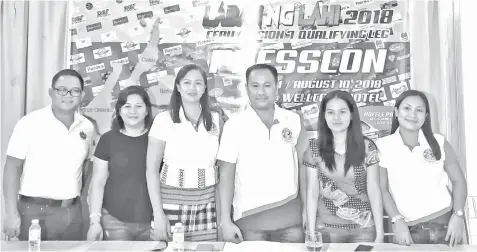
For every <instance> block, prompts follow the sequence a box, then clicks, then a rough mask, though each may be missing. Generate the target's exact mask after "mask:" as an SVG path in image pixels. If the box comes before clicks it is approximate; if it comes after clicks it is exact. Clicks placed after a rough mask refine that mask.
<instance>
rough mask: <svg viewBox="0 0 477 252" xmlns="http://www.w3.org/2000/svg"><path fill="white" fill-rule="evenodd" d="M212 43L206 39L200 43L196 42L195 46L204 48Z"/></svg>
mask: <svg viewBox="0 0 477 252" xmlns="http://www.w3.org/2000/svg"><path fill="white" fill-rule="evenodd" d="M211 43H212V40H211V39H206V40H202V41H198V42H197V43H196V44H195V46H196V47H201V46H206V45H210V44H211Z"/></svg>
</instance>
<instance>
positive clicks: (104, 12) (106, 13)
mask: <svg viewBox="0 0 477 252" xmlns="http://www.w3.org/2000/svg"><path fill="white" fill-rule="evenodd" d="M110 15H111V12H110V10H109V9H104V10H99V11H96V18H105V17H108V16H110Z"/></svg>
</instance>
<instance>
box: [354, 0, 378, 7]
mask: <svg viewBox="0 0 477 252" xmlns="http://www.w3.org/2000/svg"><path fill="white" fill-rule="evenodd" d="M372 2H374V0H356V1H354V5H356V6H360V5H363V4H369V3H372Z"/></svg>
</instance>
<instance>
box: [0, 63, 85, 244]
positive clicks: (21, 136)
mask: <svg viewBox="0 0 477 252" xmlns="http://www.w3.org/2000/svg"><path fill="white" fill-rule="evenodd" d="M83 86H84V81H83V78H82V77H81V75H80V74H79V73H78V72H76V71H74V70H71V69H65V70H61V71H60V72H58V73H57V74H56V75H55V76H54V77H53V81H52V85H51V88H50V89H49V95H50V97H51V104H50V105H48V106H47V107H45V108H42V109H39V110H36V111H34V112H32V113H30V114H28V115H26V116H24V117H23V118H21V119H20V120H19V121H18V122H17V124H16V125H15V128H14V130H13V133H12V136H11V138H10V142H9V144H8V149H7V153H6V155H7V160H6V163H5V173H4V177H3V190H4V194H5V205H6V206H5V209H6V215H7V216H6V218H5V223H4V228H3V232H4V233H5V235H6V236H7V237H9V238H14V237H18V238H19V239H20V240H27V239H28V229H29V227H30V225H31V220H32V219H39V221H40V226H41V231H42V232H41V233H42V234H41V238H42V240H81V238H82V235H83V218H82V215H81V204H80V199H79V196H80V195H81V189H82V187H83V182H84V181H85V179H84V178H83V176H84V175H85V174H86V173H85V172H83V168H84V167H86V166H85V165H84V164H85V163H86V162H85V161H86V160H87V159H88V158H89V155H90V146H91V139H92V133H93V125H92V123H91V122H90V121H89V120H88V119H86V118H85V117H83V116H81V115H79V114H78V113H77V109H78V106H79V104H80V101H81V99H82V97H83V96H84V92H83Z"/></svg>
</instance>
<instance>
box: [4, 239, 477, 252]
mask: <svg viewBox="0 0 477 252" xmlns="http://www.w3.org/2000/svg"><path fill="white" fill-rule="evenodd" d="M204 243H207V244H213V245H214V251H223V252H239V251H240V252H255V251H256V252H263V251H273V252H282V251H284V252H285V251H286V252H289V251H290V252H295V251H296V252H303V251H305V247H304V244H300V243H277V242H242V243H240V244H233V243H227V244H224V243H223V242H204ZM157 244H158V242H154V241H146V242H130V241H97V242H89V241H44V242H42V243H41V251H151V250H152V249H153V248H154V247H155V246H156V245H157ZM198 244H199V243H197V242H186V245H185V248H186V252H187V251H194V250H195V248H196V247H197V245H198ZM362 244H367V245H371V246H374V248H373V250H372V251H477V246H476V245H460V246H457V247H449V246H447V245H421V244H415V245H412V246H409V247H407V246H401V245H395V244H389V243H382V244H373V243H362ZM0 245H1V247H0V250H1V251H28V244H27V242H26V241H7V242H4V241H2V242H1V243H0ZM357 246H358V244H353V243H332V244H324V246H323V250H322V251H329V252H332V251H354V250H355V249H356V247H357ZM165 252H172V248H171V247H169V248H167V249H166V250H165Z"/></svg>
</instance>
